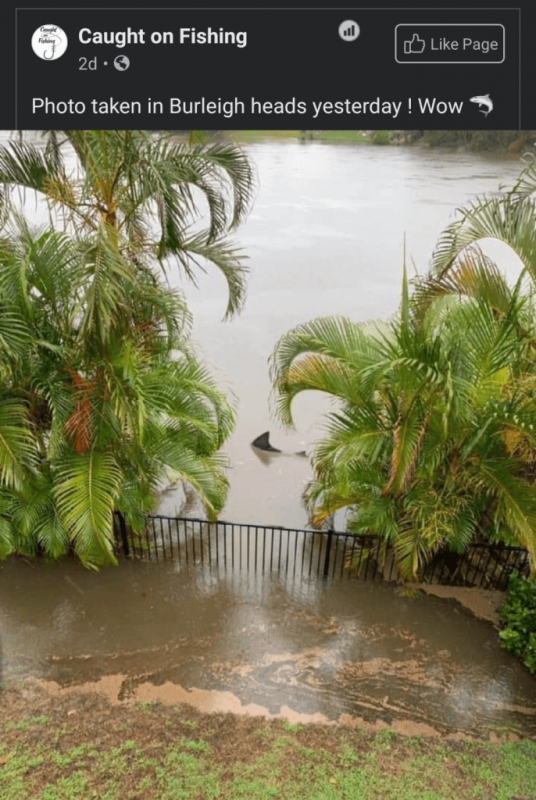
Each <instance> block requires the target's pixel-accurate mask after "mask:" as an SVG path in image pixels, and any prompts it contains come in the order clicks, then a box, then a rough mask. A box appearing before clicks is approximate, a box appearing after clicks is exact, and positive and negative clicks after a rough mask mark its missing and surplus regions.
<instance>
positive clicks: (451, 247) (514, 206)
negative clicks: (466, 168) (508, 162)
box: [415, 164, 536, 314]
mask: <svg viewBox="0 0 536 800" xmlns="http://www.w3.org/2000/svg"><path fill="white" fill-rule="evenodd" d="M485 239H493V240H495V241H499V242H502V243H504V244H506V245H508V246H509V248H510V249H511V250H512V251H513V252H514V253H515V254H516V255H517V256H518V257H519V259H520V260H521V264H522V270H521V275H520V278H519V280H518V282H517V286H516V287H515V288H514V289H511V288H510V287H509V286H508V283H507V281H506V280H505V278H504V276H503V275H502V273H501V270H500V268H499V266H498V265H497V264H495V263H494V262H492V261H491V259H489V258H488V257H486V256H485V255H484V253H483V251H482V249H481V245H482V242H483V241H484V240H485ZM527 281H528V286H529V290H530V291H534V289H535V288H536V164H531V165H530V166H529V167H528V168H527V169H525V170H524V171H523V172H522V174H521V176H520V178H519V180H518V181H517V183H516V184H515V186H514V187H513V188H512V190H511V191H510V192H509V193H508V194H506V195H504V196H502V197H483V198H480V199H478V200H476V201H475V202H474V203H472V204H470V205H469V206H467V207H466V208H462V209H459V216H458V218H457V219H456V220H455V221H454V222H453V223H452V224H451V225H449V226H448V227H447V228H446V229H445V231H444V232H443V233H442V235H441V236H440V238H439V241H438V244H437V247H436V249H435V252H434V254H433V256H432V261H431V265H430V271H429V274H428V275H427V276H426V277H425V278H421V279H418V280H417V281H416V284H417V292H416V295H415V302H416V303H417V304H418V305H419V306H421V308H423V309H424V308H426V306H427V305H428V303H429V302H432V301H434V300H435V299H437V298H438V297H445V296H449V295H450V296H454V295H457V296H458V297H464V296H468V297H478V298H480V299H482V300H483V301H484V302H487V303H488V304H489V305H490V306H491V307H492V308H494V309H495V311H496V313H499V314H503V313H505V312H506V311H507V309H508V308H509V306H510V302H511V298H512V294H513V293H517V294H519V293H520V291H521V287H522V285H523V284H524V283H527Z"/></svg>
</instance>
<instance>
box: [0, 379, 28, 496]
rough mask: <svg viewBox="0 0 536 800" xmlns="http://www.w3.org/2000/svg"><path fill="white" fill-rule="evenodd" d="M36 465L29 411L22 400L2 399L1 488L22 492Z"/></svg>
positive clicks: (0, 409)
mask: <svg viewBox="0 0 536 800" xmlns="http://www.w3.org/2000/svg"><path fill="white" fill-rule="evenodd" d="M34 462H35V447H34V442H33V438H32V435H31V433H30V431H29V429H28V424H27V417H26V408H25V406H24V404H23V403H21V402H20V401H19V400H14V399H9V398H6V397H5V395H4V396H3V397H1V398H0V486H1V485H2V484H3V485H4V486H7V487H9V488H13V489H19V488H21V486H22V485H23V483H24V477H25V472H26V471H27V470H29V469H31V468H32V467H33V465H34Z"/></svg>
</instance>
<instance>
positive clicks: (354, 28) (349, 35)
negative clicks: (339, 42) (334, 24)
mask: <svg viewBox="0 0 536 800" xmlns="http://www.w3.org/2000/svg"><path fill="white" fill-rule="evenodd" d="M360 33H361V31H360V28H359V25H358V24H357V22H356V21H355V20H353V19H346V20H345V21H344V22H341V24H340V25H339V36H340V37H341V39H343V40H344V41H345V42H354V41H355V40H356V39H357V37H358V36H359V34H360Z"/></svg>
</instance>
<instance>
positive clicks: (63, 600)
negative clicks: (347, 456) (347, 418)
mask: <svg viewBox="0 0 536 800" xmlns="http://www.w3.org/2000/svg"><path fill="white" fill-rule="evenodd" d="M248 150H249V152H250V154H251V157H252V158H253V160H254V162H255V164H256V167H257V172H258V180H259V191H258V197H257V201H256V203H255V206H254V209H253V211H252V214H251V216H250V218H249V220H248V221H247V222H246V224H245V225H244V226H243V227H242V229H241V230H240V231H238V232H237V235H236V238H237V240H238V242H239V244H240V245H241V246H242V247H243V248H244V249H245V251H246V253H247V254H248V256H249V263H250V268H251V277H250V283H249V296H248V301H247V304H246V307H245V309H244V311H243V313H242V314H241V316H240V317H238V318H237V319H235V320H233V321H231V322H227V323H222V322H220V319H221V316H222V314H223V312H224V308H225V287H224V282H223V280H222V279H221V278H220V277H219V276H218V275H217V274H216V273H215V272H214V271H212V270H209V271H208V272H207V274H206V275H203V276H201V279H200V281H199V289H198V290H195V289H193V288H192V287H189V286H185V287H184V289H185V292H186V294H187V296H188V300H189V302H190V304H191V307H192V310H193V313H194V318H195V324H194V337H195V339H196V340H197V342H198V344H199V346H200V348H201V349H202V351H203V353H204V354H205V357H206V359H207V361H208V362H209V363H210V364H211V365H212V366H213V367H214V368H215V370H216V371H217V373H218V374H219V376H220V379H221V383H222V385H224V386H227V387H228V388H229V389H231V390H233V391H234V393H235V395H236V397H237V402H238V417H237V427H236V431H235V433H234V434H233V437H232V438H231V440H230V441H229V443H228V445H227V448H226V450H227V453H228V455H229V459H230V483H231V490H230V494H229V500H228V504H227V507H226V509H225V511H224V513H223V515H222V517H223V518H225V519H231V520H235V521H237V522H247V523H259V524H262V523H264V524H268V525H269V524H274V525H286V526H288V527H293V526H297V527H302V526H305V523H306V518H305V513H304V510H303V507H302V504H301V500H300V497H301V493H302V491H303V488H304V485H305V483H306V482H307V479H308V477H309V471H310V467H309V463H308V461H307V459H304V458H301V457H299V456H297V455H296V453H297V452H298V451H300V450H303V449H306V450H310V448H311V445H312V443H313V442H314V440H315V439H316V438H318V436H319V435H320V434H321V429H320V427H319V424H318V423H319V415H320V413H321V411H322V410H323V409H325V408H326V407H327V406H326V403H325V402H324V400H323V399H322V398H319V397H316V396H312V395H311V396H307V397H302V398H300V399H299V403H298V404H297V407H296V423H297V426H296V429H295V430H293V431H283V430H281V429H280V428H278V426H277V425H276V424H275V423H274V420H273V416H272V415H271V411H270V409H271V406H270V383H269V375H268V368H267V359H268V357H269V355H270V353H271V352H272V349H273V347H274V344H275V343H276V341H277V339H278V338H279V336H281V335H282V334H283V333H284V332H285V331H286V330H288V329H289V328H290V327H292V326H294V325H296V324H299V323H301V322H305V321H307V320H309V319H311V318H312V317H314V316H316V315H319V314H330V313H341V314H347V315H349V316H351V317H353V318H354V319H358V320H363V321H366V320H371V319H375V318H385V317H386V316H388V315H389V314H392V313H394V312H395V310H396V307H397V303H398V297H399V287H400V280H401V265H402V254H403V239H404V234H406V237H407V243H408V251H409V254H410V256H411V257H412V258H413V260H414V262H415V265H416V267H417V268H418V269H420V270H424V269H425V268H426V265H427V263H428V259H429V256H430V253H431V250H432V247H433V245H434V243H435V241H436V239H437V236H438V234H439V233H440V232H441V230H442V228H443V227H444V225H445V224H447V223H448V222H449V220H451V219H452V214H453V212H454V209H455V208H456V207H457V206H460V205H462V204H464V203H465V202H467V200H468V199H470V198H471V197H473V196H474V195H475V194H477V193H481V192H484V191H498V190H499V185H500V184H504V185H506V186H508V185H510V184H511V183H512V181H513V180H514V179H515V177H516V176H517V174H518V172H519V164H518V162H513V161H507V160H504V159H502V160H501V159H497V158H492V157H485V156H476V155H474V154H464V153H449V152H446V153H444V152H441V153H437V152H433V151H423V150H418V149H409V148H408V149H405V148H379V147H360V146H355V145H323V144H321V143H314V142H313V143H306V144H303V145H302V144H299V143H298V142H289V143H283V142H278V143H269V142H267V143H259V144H256V145H251V146H248ZM488 252H490V254H491V255H497V256H498V257H501V263H503V264H504V265H505V269H506V270H507V271H509V272H510V273H511V274H512V275H514V274H515V272H516V269H517V265H516V261H515V259H513V258H512V257H510V256H509V254H508V253H507V252H505V251H504V250H501V248H498V247H497V246H496V245H495V246H494V247H493V246H492V247H491V250H488ZM170 280H171V281H172V282H173V283H176V284H178V283H180V280H179V276H177V275H173V274H172V275H171V277H170ZM265 430H271V432H272V442H273V443H274V444H275V445H276V446H277V447H279V448H281V450H282V451H283V452H282V453H281V454H276V455H273V456H270V455H265V454H262V453H259V452H258V451H255V450H254V449H252V448H251V446H250V443H251V441H252V440H253V439H254V438H255V437H256V436H258V435H259V434H260V433H262V432H263V431H265ZM161 510H162V511H163V512H165V513H169V514H174V513H179V512H181V511H182V512H183V513H194V514H195V515H199V509H198V508H196V505H195V503H190V504H189V505H187V506H186V508H185V507H184V506H183V495H182V493H181V492H176V491H173V490H172V491H170V492H167V493H166V494H165V495H164V496H163V498H162V508H161ZM476 600H477V601H478V603H477V605H480V606H481V607H486V608H491V609H494V608H495V607H496V606H497V605H498V604H499V602H500V600H501V598H500V597H499V596H487V597H483V596H482V595H479V596H478V597H477V598H476ZM474 604H475V603H474V602H473V605H474ZM0 671H1V676H2V679H3V680H11V679H17V678H24V677H27V676H35V677H37V678H40V679H41V680H43V681H46V682H47V683H46V685H47V686H48V688H49V689H51V690H54V691H70V690H72V688H73V687H75V686H80V685H82V684H86V683H87V684H90V685H91V686H92V687H93V688H96V689H97V690H98V691H102V692H104V693H105V694H107V696H109V697H110V699H111V701H112V702H128V701H138V700H155V699H160V700H162V701H163V702H178V701H187V702H190V703H192V704H194V705H196V706H197V707H198V708H202V709H204V710H216V709H217V710H233V711H236V712H237V713H262V714H266V715H275V716H277V715H284V716H286V717H288V718H290V719H294V720H304V721H307V720H309V719H322V720H328V721H334V720H342V721H348V720H361V721H365V722H367V723H369V724H373V725H376V726H381V725H385V724H391V725H394V726H395V727H398V729H400V730H407V731H412V732H419V731H420V732H425V733H434V732H440V733H443V732H450V733H453V732H457V733H463V734H466V735H471V736H487V735H488V734H489V733H490V732H493V731H495V730H497V728H508V729H509V730H511V731H513V732H517V733H518V734H521V735H529V736H536V691H535V686H536V684H535V680H534V679H533V678H531V676H530V675H529V673H528V671H527V670H526V669H525V668H524V667H523V666H522V664H521V663H520V662H519V661H518V660H516V659H515V658H514V657H512V656H510V655H508V654H506V653H504V652H503V651H502V650H501V649H500V646H499V638H498V631H497V628H496V627H495V626H494V625H493V623H492V622H490V621H485V620H481V619H478V618H477V617H476V616H475V615H474V614H473V613H472V612H471V611H470V610H468V609H467V608H465V607H464V606H463V605H461V604H460V603H458V602H457V601H455V600H452V599H448V598H443V597H436V596H430V595H425V594H420V595H419V596H418V597H417V598H416V599H408V598H406V597H404V596H403V595H401V594H400V591H399V588H398V587H396V585H394V584H390V583H380V582H374V583H370V582H363V581H345V580H335V581H333V580H329V581H323V580H321V579H317V578H315V577H313V578H311V579H309V578H308V577H307V576H305V577H301V576H292V577H291V578H287V577H286V576H285V577H283V576H278V575H277V574H269V575H265V576H264V577H263V576H261V575H255V574H251V573H250V574H248V573H246V572H245V571H244V570H240V569H239V568H236V569H235V570H227V571H223V570H222V569H221V568H220V569H218V568H217V567H214V566H213V567H212V568H209V567H207V566H204V567H203V566H201V565H195V564H189V565H187V566H186V565H184V566H183V567H180V565H178V564H170V563H167V564H162V563H161V564H155V563H141V562H123V563H121V565H120V566H119V568H117V569H110V570H107V571H105V572H103V573H102V574H100V575H94V574H92V573H90V572H88V571H85V570H83V569H82V568H81V567H80V566H79V565H78V564H76V563H75V562H74V561H71V560H66V561H64V562H62V563H57V564H43V563H39V564H37V563H34V564H30V563H28V562H25V561H23V560H11V561H9V562H7V563H4V564H0Z"/></svg>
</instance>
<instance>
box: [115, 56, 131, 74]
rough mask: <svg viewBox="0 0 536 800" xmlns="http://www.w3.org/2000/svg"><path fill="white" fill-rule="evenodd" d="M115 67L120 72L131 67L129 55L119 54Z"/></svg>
mask: <svg viewBox="0 0 536 800" xmlns="http://www.w3.org/2000/svg"><path fill="white" fill-rule="evenodd" d="M114 67H115V68H116V69H118V70H119V71H120V72H123V71H124V70H125V69H128V68H129V67H130V59H129V58H127V56H117V58H116V59H115V60H114Z"/></svg>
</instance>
